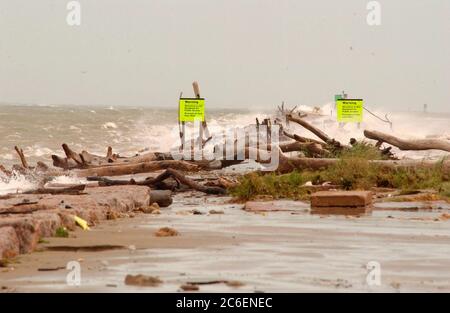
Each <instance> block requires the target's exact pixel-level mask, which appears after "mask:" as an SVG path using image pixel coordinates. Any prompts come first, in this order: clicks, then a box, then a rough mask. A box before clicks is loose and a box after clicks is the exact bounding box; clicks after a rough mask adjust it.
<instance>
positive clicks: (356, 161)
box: [229, 148, 450, 201]
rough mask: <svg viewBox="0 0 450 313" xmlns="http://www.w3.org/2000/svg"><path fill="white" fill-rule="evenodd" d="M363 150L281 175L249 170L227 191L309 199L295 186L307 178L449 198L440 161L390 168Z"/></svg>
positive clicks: (240, 195)
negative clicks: (320, 166)
mask: <svg viewBox="0 0 450 313" xmlns="http://www.w3.org/2000/svg"><path fill="white" fill-rule="evenodd" d="M364 149H365V148H361V150H354V151H351V152H348V153H343V154H342V155H341V158H340V159H339V160H338V161H337V162H336V163H335V164H333V165H331V166H329V167H328V168H327V169H323V170H319V171H303V172H299V171H294V172H292V173H289V174H284V175H276V174H273V173H271V174H265V175H264V174H258V173H250V174H247V175H245V176H243V177H242V178H241V180H240V183H239V184H238V185H237V186H235V187H233V188H231V189H230V190H229V192H230V194H231V195H233V196H235V197H237V198H238V199H239V200H250V199H254V198H256V197H258V196H261V195H267V196H271V197H273V198H274V199H279V198H290V199H296V200H304V199H308V198H309V195H308V190H307V189H306V188H299V187H300V186H302V185H303V184H305V183H306V182H308V181H311V182H312V183H313V184H314V185H317V184H322V183H323V182H330V183H331V184H333V185H338V186H340V187H341V188H343V189H346V190H368V189H370V188H372V187H388V188H396V189H400V190H401V192H402V193H403V194H408V193H412V192H413V191H414V190H419V189H432V190H435V191H437V192H439V194H440V196H441V197H443V198H444V199H450V182H449V181H450V179H449V177H448V175H445V174H444V171H443V168H442V166H443V163H442V162H439V163H438V164H436V165H435V166H434V167H432V168H414V167H408V168H406V167H402V168H396V169H392V168H386V167H382V166H381V165H380V164H376V163H373V162H370V160H371V159H370V158H368V157H369V156H370V157H372V155H371V153H372V152H370V151H371V150H370V149H368V150H364ZM447 201H448V200H447Z"/></svg>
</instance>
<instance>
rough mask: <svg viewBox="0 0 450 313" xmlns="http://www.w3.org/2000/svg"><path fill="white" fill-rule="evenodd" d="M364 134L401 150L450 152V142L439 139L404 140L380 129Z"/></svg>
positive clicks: (366, 131) (367, 131)
mask: <svg viewBox="0 0 450 313" xmlns="http://www.w3.org/2000/svg"><path fill="white" fill-rule="evenodd" d="M364 136H366V137H367V138H369V139H373V140H377V141H378V142H386V143H388V144H391V145H393V146H396V147H398V148H399V149H400V150H431V149H436V150H443V151H447V152H450V142H449V141H446V140H437V139H414V140H404V139H400V138H397V137H394V136H391V135H388V134H385V133H382V132H379V131H370V130H365V131H364Z"/></svg>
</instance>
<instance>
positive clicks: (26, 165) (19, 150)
mask: <svg viewBox="0 0 450 313" xmlns="http://www.w3.org/2000/svg"><path fill="white" fill-rule="evenodd" d="M14 149H15V150H16V152H17V154H18V155H19V158H20V162H21V163H22V166H23V167H24V168H29V167H28V162H27V159H26V158H25V155H24V154H23V150H22V149H20V148H19V147H17V146H15V147H14Z"/></svg>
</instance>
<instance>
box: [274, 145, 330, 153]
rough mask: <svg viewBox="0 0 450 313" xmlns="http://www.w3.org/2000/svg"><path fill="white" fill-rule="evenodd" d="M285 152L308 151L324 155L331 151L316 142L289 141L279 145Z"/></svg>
mask: <svg viewBox="0 0 450 313" xmlns="http://www.w3.org/2000/svg"><path fill="white" fill-rule="evenodd" d="M278 146H279V147H280V149H281V151H283V152H295V151H307V152H309V153H310V154H312V155H314V156H324V155H327V154H328V153H329V151H328V150H326V149H323V148H322V145H320V144H317V143H315V142H299V141H294V142H289V143H280V144H279V145H278Z"/></svg>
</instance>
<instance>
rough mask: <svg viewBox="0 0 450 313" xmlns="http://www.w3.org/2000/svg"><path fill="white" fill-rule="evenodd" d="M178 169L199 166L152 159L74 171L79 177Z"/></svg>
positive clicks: (184, 169) (196, 167)
mask: <svg viewBox="0 0 450 313" xmlns="http://www.w3.org/2000/svg"><path fill="white" fill-rule="evenodd" d="M169 168H172V169H177V170H181V171H186V172H193V171H198V170H199V167H198V166H197V165H195V164H192V163H189V162H186V161H175V160H167V161H150V162H141V163H136V164H134V163H133V164H118V165H110V166H101V167H94V168H87V169H80V170H73V173H74V174H75V175H76V176H78V177H87V176H121V175H130V174H139V173H150V172H155V171H158V170H165V169H169Z"/></svg>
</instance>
